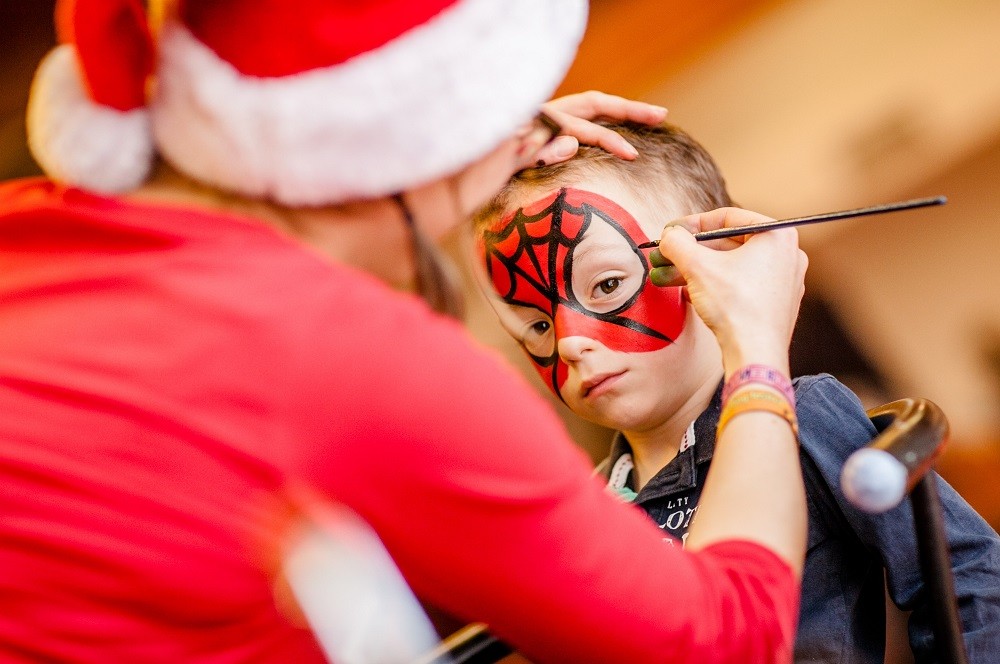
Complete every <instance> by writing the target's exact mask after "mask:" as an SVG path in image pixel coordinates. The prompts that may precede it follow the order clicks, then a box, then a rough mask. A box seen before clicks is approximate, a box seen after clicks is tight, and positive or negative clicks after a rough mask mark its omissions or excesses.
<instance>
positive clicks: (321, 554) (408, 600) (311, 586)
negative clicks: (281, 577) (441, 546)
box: [284, 508, 438, 664]
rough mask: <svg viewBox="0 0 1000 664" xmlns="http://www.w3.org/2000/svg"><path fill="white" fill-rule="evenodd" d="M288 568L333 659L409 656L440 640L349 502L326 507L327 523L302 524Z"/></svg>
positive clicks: (377, 660)
mask: <svg viewBox="0 0 1000 664" xmlns="http://www.w3.org/2000/svg"><path fill="white" fill-rule="evenodd" d="M327 517H329V518H327ZM284 573H285V577H286V580H287V582H288V585H289V586H290V587H291V589H292V592H293V594H294V596H295V599H296V601H297V602H298V605H299V609H300V610H301V611H302V613H303V614H304V615H305V617H306V620H307V621H308V622H309V626H310V627H311V628H312V630H313V633H314V634H315V635H316V638H317V640H318V641H319V643H320V645H321V646H322V648H323V651H324V652H325V653H326V655H327V658H328V659H329V660H330V661H331V662H336V664H398V663H400V662H411V661H413V660H415V659H417V658H418V657H420V656H421V655H424V654H426V653H427V652H428V651H430V650H432V649H433V648H434V647H435V646H436V645H437V644H438V637H437V634H436V633H435V631H434V628H433V627H432V626H431V624H430V621H429V620H428V619H427V616H426V614H425V613H424V611H423V609H422V608H421V606H420V604H419V602H418V601H417V599H416V597H415V596H414V595H413V592H412V591H411V590H410V588H409V586H408V585H407V584H406V582H405V581H404V580H403V577H402V575H401V574H400V573H399V570H398V569H397V568H396V565H395V564H394V563H393V561H392V559H391V558H390V557H389V554H388V553H387V552H386V550H385V548H384V547H383V546H382V543H381V542H380V541H379V539H378V537H377V536H376V535H375V533H374V531H372V529H371V528H370V527H369V526H368V525H367V524H366V523H364V522H363V521H362V520H361V519H360V518H359V517H357V516H356V515H354V514H353V513H351V512H349V511H348V510H346V509H344V508H334V509H333V511H332V514H324V518H323V525H322V527H320V526H319V525H315V524H313V525H309V526H308V527H307V528H306V529H305V531H304V532H303V534H302V536H301V538H300V539H299V540H298V541H297V542H296V544H295V545H294V546H293V548H292V549H291V552H290V554H289V555H288V556H287V557H286V559H285V563H284Z"/></svg>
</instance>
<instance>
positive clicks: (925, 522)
mask: <svg viewBox="0 0 1000 664" xmlns="http://www.w3.org/2000/svg"><path fill="white" fill-rule="evenodd" d="M910 502H911V503H912V504H913V522H914V525H915V527H916V530H917V550H918V553H919V556H920V568H921V571H922V573H923V577H924V592H926V593H927V594H928V597H929V599H930V605H931V610H932V613H933V620H934V646H935V649H936V650H937V653H938V657H939V658H940V659H939V661H941V662H945V663H946V664H966V663H967V662H968V656H967V655H966V652H965V642H964V641H963V640H962V625H961V623H960V622H959V618H958V605H957V603H956V601H955V582H954V579H953V577H952V573H951V559H950V557H949V555H948V540H947V538H946V537H945V531H944V517H943V516H942V514H941V500H940V498H939V497H938V491H937V485H936V484H935V483H934V478H933V477H931V476H927V475H925V476H924V477H923V478H922V479H921V480H920V481H919V482H917V483H916V485H915V486H914V487H913V490H912V491H911V492H910Z"/></svg>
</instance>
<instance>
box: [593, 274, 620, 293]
mask: <svg viewBox="0 0 1000 664" xmlns="http://www.w3.org/2000/svg"><path fill="white" fill-rule="evenodd" d="M621 284H622V280H621V279H619V278H617V277H612V278H611V279H605V280H604V281H602V282H601V283H599V284H597V287H598V288H600V289H601V292H602V293H604V294H605V295H611V294H612V293H614V292H615V291H616V290H618V287H619V286H621Z"/></svg>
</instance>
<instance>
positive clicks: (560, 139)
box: [534, 136, 580, 166]
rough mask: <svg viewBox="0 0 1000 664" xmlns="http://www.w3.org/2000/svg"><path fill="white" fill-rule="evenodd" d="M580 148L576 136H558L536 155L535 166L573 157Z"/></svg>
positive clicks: (556, 162)
mask: <svg viewBox="0 0 1000 664" xmlns="http://www.w3.org/2000/svg"><path fill="white" fill-rule="evenodd" d="M579 149H580V141H579V140H577V138H576V137H575V136H557V137H556V138H555V139H553V140H552V142H550V143H549V144H548V145H546V146H545V147H543V148H542V149H541V150H539V151H538V153H537V154H536V155H535V163H534V166H548V165H549V164H558V163H560V162H563V161H566V160H567V159H572V158H573V157H574V156H575V155H576V152H577V150H579Z"/></svg>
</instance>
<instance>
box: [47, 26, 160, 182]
mask: <svg viewBox="0 0 1000 664" xmlns="http://www.w3.org/2000/svg"><path fill="white" fill-rule="evenodd" d="M28 145H29V147H30V148H31V152H32V154H33V155H34V156H35V159H37V160H38V163H39V165H41V167H42V168H43V169H44V170H45V172H46V173H47V174H48V175H49V176H50V177H52V178H53V179H54V180H58V181H60V182H64V183H66V184H72V185H75V186H79V187H83V188H85V189H91V190H94V191H99V192H104V193H115V192H121V191H127V190H129V189H133V188H135V187H136V186H138V185H139V184H141V183H142V182H143V181H144V180H145V179H146V177H147V176H148V175H149V171H150V168H151V166H152V162H153V155H154V151H153V137H152V133H151V129H150V123H149V114H148V112H147V111H146V110H145V109H142V108H140V109H135V110H132V111H119V110H116V109H113V108H110V107H108V106H102V105H100V104H97V103H96V102H94V101H93V100H91V99H90V97H89V96H88V95H87V92H86V90H85V89H84V86H83V81H82V79H81V75H80V69H79V64H78V63H77V58H76V49H75V48H74V47H73V46H71V45H69V44H63V45H61V46H57V47H56V48H55V49H53V50H52V51H51V52H50V53H49V54H48V55H47V56H45V59H44V60H42V63H41V64H40V65H39V67H38V72H37V73H36V74H35V79H34V82H33V83H32V88H31V96H30V100H29V102H28Z"/></svg>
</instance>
